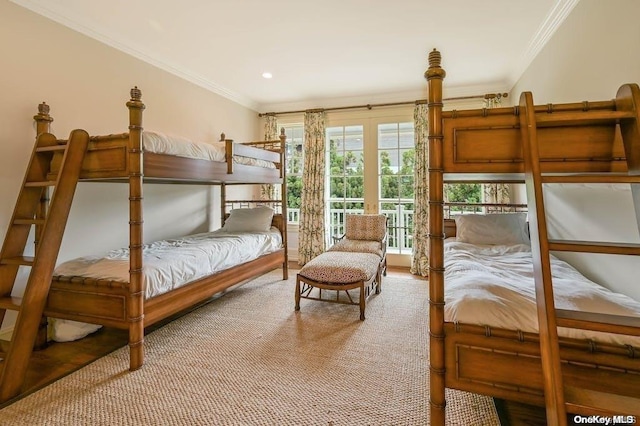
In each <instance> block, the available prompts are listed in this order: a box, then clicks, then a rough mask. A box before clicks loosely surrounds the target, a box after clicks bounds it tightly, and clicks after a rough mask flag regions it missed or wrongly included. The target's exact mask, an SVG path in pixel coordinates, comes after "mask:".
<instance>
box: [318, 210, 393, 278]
mask: <svg viewBox="0 0 640 426" xmlns="http://www.w3.org/2000/svg"><path fill="white" fill-rule="evenodd" d="M333 238H334V242H335V244H334V245H333V246H331V247H330V248H329V250H328V251H343V252H358V253H373V254H377V255H378V256H380V272H381V273H382V274H383V275H385V276H386V275H387V239H388V234H387V217H386V216H385V215H383V214H347V215H346V217H345V233H344V235H340V236H334V237H333Z"/></svg>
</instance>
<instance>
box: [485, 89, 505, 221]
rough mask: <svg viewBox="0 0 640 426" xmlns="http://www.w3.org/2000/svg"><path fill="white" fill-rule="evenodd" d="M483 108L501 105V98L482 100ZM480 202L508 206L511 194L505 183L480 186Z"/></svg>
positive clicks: (488, 209) (496, 96)
mask: <svg viewBox="0 0 640 426" xmlns="http://www.w3.org/2000/svg"><path fill="white" fill-rule="evenodd" d="M483 102H484V104H483V106H482V107H483V108H486V109H491V108H497V107H499V106H501V105H502V96H500V94H498V95H495V96H491V97H486V98H484V101H483ZM482 202H483V203H491V204H509V203H511V194H510V191H509V185H508V184H506V183H484V184H482ZM491 210H492V209H491V208H490V207H489V208H487V212H488V213H490V212H491Z"/></svg>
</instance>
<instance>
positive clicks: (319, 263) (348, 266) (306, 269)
mask: <svg viewBox="0 0 640 426" xmlns="http://www.w3.org/2000/svg"><path fill="white" fill-rule="evenodd" d="M379 265H380V257H379V256H377V255H375V254H371V253H348V254H347V253H345V252H339V251H331V252H329V251H328V252H325V253H322V254H321V255H319V256H317V257H315V258H313V259H311V260H310V261H309V262H307V263H306V264H305V265H304V266H303V267H302V269H300V272H299V274H300V275H302V276H303V277H307V278H309V279H312V280H314V281H318V282H324V283H338V284H347V283H354V282H356V281H368V280H370V279H371V277H373V276H374V275H375V274H376V273H377V272H378V266H379Z"/></svg>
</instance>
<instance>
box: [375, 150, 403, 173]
mask: <svg viewBox="0 0 640 426" xmlns="http://www.w3.org/2000/svg"><path fill="white" fill-rule="evenodd" d="M398 164H399V152H398V150H396V149H393V150H392V149H386V150H381V151H378V167H379V171H380V174H381V175H393V174H396V173H397V172H398Z"/></svg>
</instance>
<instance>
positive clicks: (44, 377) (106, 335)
mask: <svg viewBox="0 0 640 426" xmlns="http://www.w3.org/2000/svg"><path fill="white" fill-rule="evenodd" d="M127 339H128V337H127V332H126V331H124V330H117V329H106V328H103V329H101V330H99V331H97V332H96V333H94V334H92V335H90V336H87V337H85V338H84V339H80V340H78V341H75V342H66V343H57V342H52V343H51V344H49V346H48V347H47V348H45V349H42V350H38V351H34V352H33V355H32V356H31V361H30V363H29V369H28V370H27V376H26V378H25V384H24V387H23V392H22V393H21V394H20V395H18V397H16V398H15V399H13V400H11V401H8V402H7V403H5V404H2V405H0V408H2V407H3V406H6V405H9V404H11V403H13V402H15V401H17V400H18V399H20V398H23V397H25V396H26V395H29V394H30V393H32V392H35V391H37V390H38V389H41V388H43V387H44V386H46V385H48V384H50V383H53V382H54V381H56V380H58V379H60V378H62V377H64V376H66V375H68V374H70V373H72V372H74V371H76V370H78V369H79V368H82V367H84V366H85V365H87V364H90V363H91V362H93V361H95V360H97V359H99V358H100V357H103V356H105V355H107V354H108V353H110V352H113V351H114V350H116V349H118V348H121V347H123V346H125V345H126V344H127ZM2 344H6V342H4V341H3V343H2Z"/></svg>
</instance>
